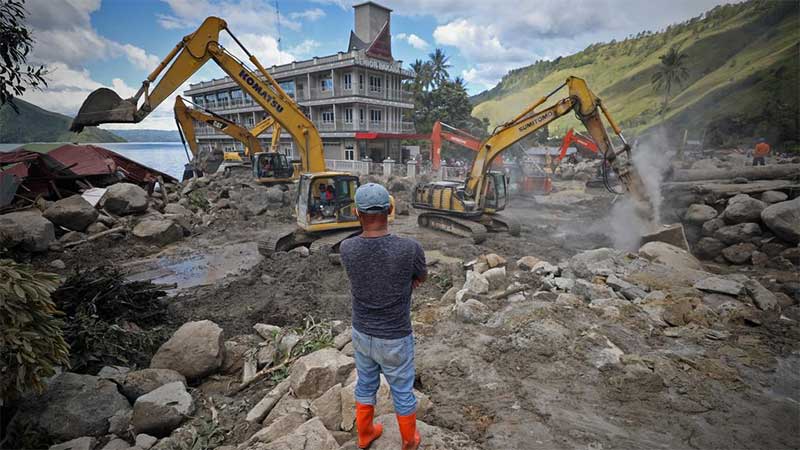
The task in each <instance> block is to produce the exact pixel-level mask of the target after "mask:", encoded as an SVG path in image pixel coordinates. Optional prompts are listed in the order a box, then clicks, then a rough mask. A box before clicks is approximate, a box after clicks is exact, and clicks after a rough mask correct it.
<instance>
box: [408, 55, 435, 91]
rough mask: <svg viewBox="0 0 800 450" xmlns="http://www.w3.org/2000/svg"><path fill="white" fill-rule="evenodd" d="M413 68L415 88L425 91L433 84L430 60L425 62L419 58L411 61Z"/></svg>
mask: <svg viewBox="0 0 800 450" xmlns="http://www.w3.org/2000/svg"><path fill="white" fill-rule="evenodd" d="M411 70H412V71H413V72H414V89H415V90H416V91H418V92H421V91H424V90H426V89H428V87H430V86H431V85H432V84H433V74H432V71H431V64H430V62H423V61H422V60H419V59H418V60H416V61H414V62H413V63H411Z"/></svg>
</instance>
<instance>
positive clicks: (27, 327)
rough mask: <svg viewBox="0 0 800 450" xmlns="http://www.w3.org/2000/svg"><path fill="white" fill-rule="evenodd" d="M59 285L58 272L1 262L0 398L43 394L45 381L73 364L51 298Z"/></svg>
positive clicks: (6, 398) (12, 262) (11, 262)
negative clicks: (70, 362) (32, 392)
mask: <svg viewBox="0 0 800 450" xmlns="http://www.w3.org/2000/svg"><path fill="white" fill-rule="evenodd" d="M58 283H59V280H58V275H55V274H52V273H43V272H37V271H35V270H34V269H33V268H32V267H30V266H27V265H22V264H17V263H15V262H14V261H11V260H8V259H4V260H0V348H2V349H3V351H2V354H1V355H0V364H2V365H0V399H3V400H10V399H13V398H15V397H17V396H18V395H20V394H23V393H25V392H28V391H31V390H33V391H36V392H41V391H42V389H43V388H44V384H43V380H44V379H45V378H47V377H50V376H53V375H54V374H55V368H56V367H58V366H66V365H67V364H68V362H69V347H68V346H67V343H66V342H65V341H64V337H63V336H62V334H61V328H60V325H61V323H60V321H59V320H58V319H57V318H56V316H57V315H60V314H61V313H60V312H59V311H58V310H57V309H56V305H55V303H53V301H52V300H51V299H50V294H51V293H52V292H53V291H55V289H56V287H57V286H58Z"/></svg>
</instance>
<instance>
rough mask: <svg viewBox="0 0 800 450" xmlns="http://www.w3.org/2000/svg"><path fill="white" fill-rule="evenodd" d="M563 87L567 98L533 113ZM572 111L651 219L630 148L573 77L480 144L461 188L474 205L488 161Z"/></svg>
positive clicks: (579, 79) (482, 184)
mask: <svg viewBox="0 0 800 450" xmlns="http://www.w3.org/2000/svg"><path fill="white" fill-rule="evenodd" d="M564 86H566V87H567V88H568V90H569V96H568V97H566V98H563V99H561V100H559V101H558V102H557V103H556V104H554V105H552V106H549V107H547V108H546V109H543V110H541V111H538V112H537V111H536V108H538V107H539V106H541V105H542V104H544V103H545V102H546V101H547V99H549V98H550V97H551V96H553V95H555V94H556V93H557V92H558V91H559V90H561V89H562V88H563V87H564ZM573 111H574V112H575V114H576V115H577V116H578V119H579V120H580V121H581V122H582V123H583V125H584V126H585V127H586V129H587V130H588V131H589V134H590V135H591V137H592V140H593V141H594V142H595V143H596V144H597V147H598V150H599V153H600V154H601V155H603V158H604V159H605V160H606V161H608V163H609V164H610V166H611V168H612V170H614V172H616V173H617V176H618V177H619V179H620V181H621V182H622V184H623V185H624V186H625V189H626V190H627V191H628V192H629V193H630V194H631V196H632V197H633V199H634V202H635V203H637V206H638V207H639V208H640V210H643V211H647V213H646V214H647V215H650V216H652V211H653V208H652V204H651V202H650V199H649V197H648V195H647V192H646V191H645V189H644V184H643V183H642V180H641V178H640V177H639V175H638V174H637V173H636V172H635V171H634V170H633V168H632V166H631V160H630V146H629V145H628V143H627V141H626V140H625V137H624V136H623V135H622V131H621V130H620V128H619V126H618V125H617V123H616V122H615V121H614V120H613V118H612V117H611V116H610V114H609V113H608V111H607V110H606V109H605V107H604V106H603V104H602V102H601V101H600V99H599V98H597V97H596V96H595V95H594V93H593V92H592V91H591V90H590V89H589V87H588V86H587V85H586V82H585V81H584V80H583V79H581V78H577V77H569V78H567V80H566V81H565V82H564V84H562V85H561V86H559V87H558V88H556V89H555V90H553V91H552V92H550V93H549V94H547V95H545V96H544V97H542V98H540V99H539V100H537V101H536V102H535V103H533V104H532V105H531V106H530V107H528V108H527V109H526V110H525V111H523V112H522V113H520V114H519V115H517V116H516V117H515V118H513V119H512V120H510V121H508V122H506V123H504V124H502V125H500V126H499V127H498V128H497V129H496V130H495V131H494V133H492V135H491V136H490V137H489V138H488V139H487V140H486V141H485V142H484V143H483V144H482V145H481V148H480V150H479V151H478V155H477V156H476V158H475V160H474V161H473V163H472V167H471V168H470V173H469V176H468V178H467V181H466V185H465V191H466V194H467V195H468V196H470V197H471V198H474V199H475V200H476V201H477V202H478V204H481V203H482V202H481V200H482V199H481V195H482V192H483V189H484V183H485V182H486V176H485V175H486V173H487V172H488V170H489V166H490V164H491V163H492V161H493V160H494V159H495V158H496V157H498V156H499V155H500V154H501V153H503V152H504V151H506V150H507V149H508V148H510V147H511V146H512V145H513V144H514V143H516V142H518V141H520V140H521V139H523V138H525V137H527V136H529V135H531V134H533V133H534V132H536V131H537V130H539V129H541V128H543V127H545V126H547V125H548V124H550V123H552V122H553V121H555V120H557V119H559V118H561V117H563V116H564V115H566V114H568V113H569V112H573ZM601 113H602V114H603V116H605V118H606V120H608V122H609V125H610V126H611V128H612V129H613V130H614V132H615V133H616V135H617V136H618V137H619V139H620V140H621V141H622V144H623V147H622V149H620V150H616V149H615V148H614V146H613V144H612V143H611V139H610V138H609V136H608V133H607V132H606V129H605V125H604V124H603V121H602V119H601V116H600V114H601ZM623 153H626V154H627V156H628V158H626V159H625V161H624V162H621V161H620V160H619V159H618V157H619V156H620V155H621V154H623Z"/></svg>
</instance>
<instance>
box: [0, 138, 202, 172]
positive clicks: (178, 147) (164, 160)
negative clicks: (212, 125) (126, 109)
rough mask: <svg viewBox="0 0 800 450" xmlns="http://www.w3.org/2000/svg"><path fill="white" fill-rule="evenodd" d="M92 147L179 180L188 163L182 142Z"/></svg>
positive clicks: (0, 146)
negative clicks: (105, 149)
mask: <svg viewBox="0 0 800 450" xmlns="http://www.w3.org/2000/svg"><path fill="white" fill-rule="evenodd" d="M20 145H22V144H0V151H8V150H13V149H15V148H17V147H19V146H20ZM91 145H96V146H98V147H103V148H107V149H109V150H113V151H115V152H117V153H119V154H120V155H122V156H124V157H126V158H128V159H132V160H134V161H136V162H138V163H141V164H144V165H145V166H148V167H152V168H153V169H157V170H160V171H161V172H164V173H167V174H169V175H172V176H173V177H175V178H177V179H179V180H180V179H181V178H182V177H183V165H184V164H186V163H187V162H188V161H187V159H186V152H185V151H184V149H183V144H182V143H180V142H108V143H102V144H91Z"/></svg>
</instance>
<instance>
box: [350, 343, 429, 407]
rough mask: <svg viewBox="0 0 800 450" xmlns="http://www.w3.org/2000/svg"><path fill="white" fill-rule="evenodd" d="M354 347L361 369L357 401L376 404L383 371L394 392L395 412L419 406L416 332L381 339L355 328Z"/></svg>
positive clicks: (357, 362)
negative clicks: (415, 388)
mask: <svg viewBox="0 0 800 450" xmlns="http://www.w3.org/2000/svg"><path fill="white" fill-rule="evenodd" d="M353 350H354V351H355V353H354V355H353V356H355V360H356V371H357V373H358V381H357V382H356V392H355V398H356V401H357V402H358V403H361V404H364V405H375V400H376V395H377V393H378V388H379V387H380V384H381V379H380V375H381V372H383V375H384V376H385V377H386V381H388V382H389V388H390V390H391V392H392V402H393V403H394V411H395V413H397V414H398V415H401V416H407V415H409V414H411V413H413V412H415V411H416V410H417V398H416V397H414V335H413V334H409V335H408V336H406V337H403V338H400V339H380V338H376V337H372V336H369V335H366V334H364V333H359V332H358V331H356V329H355V328H353Z"/></svg>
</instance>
